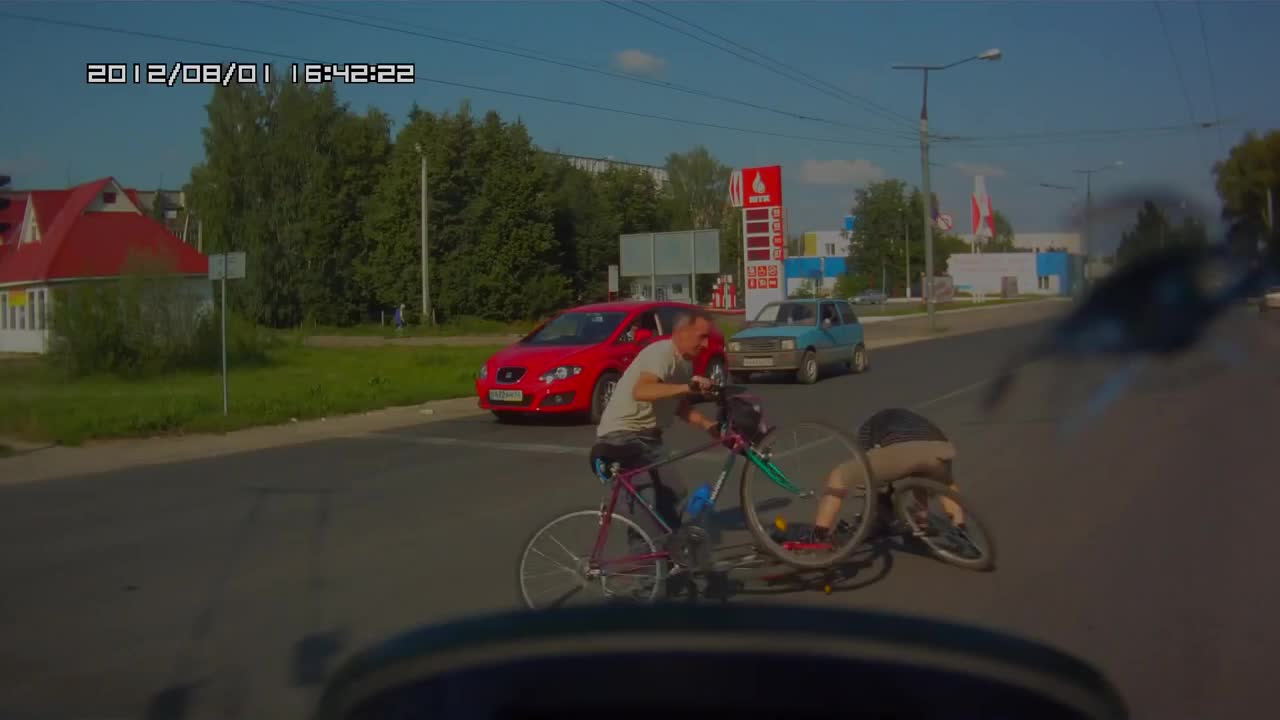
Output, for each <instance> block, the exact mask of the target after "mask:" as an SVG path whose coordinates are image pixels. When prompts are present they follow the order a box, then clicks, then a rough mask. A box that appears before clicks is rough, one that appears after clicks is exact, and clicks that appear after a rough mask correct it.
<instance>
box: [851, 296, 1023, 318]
mask: <svg viewBox="0 0 1280 720" xmlns="http://www.w3.org/2000/svg"><path fill="white" fill-rule="evenodd" d="M1037 299H1038V298H1000V299H998V300H984V301H983V302H973V301H972V300H956V301H954V302H945V303H938V304H937V305H935V306H934V308H935V309H936V310H939V311H941V310H963V309H965V308H975V307H991V306H992V305H1013V304H1016V303H1024V302H1031V301H1033V300H1037ZM854 308H855V309H856V310H857V311H858V315H859V316H866V317H877V316H881V315H884V316H899V315H925V314H928V312H929V311H928V309H927V308H926V307H925V305H924V303H922V302H919V301H918V300H917V301H915V302H911V303H891V304H885V305H855V306H854ZM873 308H874V309H873Z"/></svg>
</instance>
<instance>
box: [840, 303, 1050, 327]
mask: <svg viewBox="0 0 1280 720" xmlns="http://www.w3.org/2000/svg"><path fill="white" fill-rule="evenodd" d="M1070 301H1071V298H1069V297H1046V298H1040V299H1036V300H1022V301H1019V302H1011V303H1000V304H999V305H988V306H986V307H971V308H953V309H951V310H938V311H936V312H934V314H935V315H958V314H960V313H971V312H991V311H994V310H1001V309H1004V308H1015V307H1026V306H1028V305H1034V304H1036V303H1040V302H1070ZM927 317H929V313H928V312H918V313H910V314H908V315H872V316H870V317H868V316H865V315H859V316H858V322H860V323H862V324H863V325H877V324H879V323H886V322H894V321H898V320H913V319H917V318H927Z"/></svg>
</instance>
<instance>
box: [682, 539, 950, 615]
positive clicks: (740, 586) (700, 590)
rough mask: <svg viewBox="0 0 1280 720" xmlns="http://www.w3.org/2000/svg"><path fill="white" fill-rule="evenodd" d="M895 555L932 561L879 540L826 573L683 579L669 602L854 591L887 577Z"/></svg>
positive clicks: (780, 568) (901, 542)
mask: <svg viewBox="0 0 1280 720" xmlns="http://www.w3.org/2000/svg"><path fill="white" fill-rule="evenodd" d="M897 554H908V555H915V556H918V557H925V558H930V559H932V558H933V556H932V555H931V554H930V553H929V551H928V550H927V549H926V548H924V547H922V546H920V545H918V544H916V543H914V542H911V541H910V540H906V539H903V538H900V537H895V536H889V537H880V538H875V539H873V540H870V541H868V542H867V543H866V545H865V546H864V547H863V548H861V549H859V550H858V552H856V553H855V554H854V556H853V557H852V558H850V559H849V560H848V561H846V562H844V563H841V564H840V565H838V566H836V567H834V568H830V569H828V570H800V569H797V568H790V567H787V566H786V565H782V564H777V565H771V566H768V567H766V568H762V569H761V570H758V571H755V572H754V573H752V574H750V575H748V576H746V577H733V576H727V575H724V574H717V575H713V576H710V577H707V578H704V579H701V580H699V581H696V582H691V581H688V580H686V581H683V582H681V583H678V584H675V585H673V587H672V594H671V597H670V599H669V600H668V602H676V603H697V602H719V603H728V602H731V601H732V600H734V599H737V598H753V597H773V596H778V595H792V594H797V593H803V592H826V587H827V586H830V588H831V590H830V592H831V593H832V594H835V593H847V592H855V591H858V590H862V589H864V588H867V587H870V586H871V585H874V584H875V583H878V582H880V581H881V580H884V579H885V578H886V577H888V576H889V573H891V572H892V571H893V567H894V556H895V555H897Z"/></svg>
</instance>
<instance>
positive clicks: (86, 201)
mask: <svg viewBox="0 0 1280 720" xmlns="http://www.w3.org/2000/svg"><path fill="white" fill-rule="evenodd" d="M8 196H9V198H10V200H11V204H10V206H9V207H8V208H6V209H4V210H0V213H2V214H3V217H0V223H8V224H9V225H10V228H9V229H8V230H7V231H5V233H4V235H3V236H0V352H34V353H43V352H46V351H47V350H48V347H49V317H50V313H51V310H52V303H53V293H54V291H55V290H57V289H59V288H60V287H66V286H68V285H73V284H75V283H84V282H88V281H102V280H111V279H116V278H119V277H121V276H122V275H124V274H127V273H128V272H130V271H131V270H132V269H134V268H136V267H137V266H136V265H135V264H134V263H135V262H137V261H138V260H141V259H144V258H145V259H148V260H149V261H150V262H151V264H152V265H151V266H152V267H156V265H155V263H157V262H158V263H163V264H162V265H160V266H159V267H163V268H165V269H166V270H167V271H168V272H171V273H173V274H174V275H177V276H181V277H185V278H187V279H188V280H187V282H188V283H189V286H190V287H189V289H190V291H191V292H192V293H194V294H196V295H197V296H198V297H201V298H209V299H211V298H212V285H211V284H210V282H209V280H208V270H209V261H208V258H206V257H205V256H204V255H202V254H200V252H198V251H197V250H196V249H195V248H193V247H191V246H190V245H187V244H186V243H184V242H182V240H180V239H179V238H178V237H177V236H175V235H174V234H173V233H171V232H169V230H168V229H166V228H165V226H164V225H163V224H161V223H159V222H157V221H156V220H153V219H152V218H150V217H148V216H147V215H146V214H145V213H144V212H143V206H142V203H141V202H139V199H138V193H137V191H135V190H132V189H125V188H123V187H121V186H120V184H119V183H118V182H116V180H115V178H110V177H107V178H102V179H99V180H94V181H92V182H88V183H85V184H83V185H78V186H76V187H73V188H70V189H68V190H29V191H26V192H21V193H20V192H11V193H8Z"/></svg>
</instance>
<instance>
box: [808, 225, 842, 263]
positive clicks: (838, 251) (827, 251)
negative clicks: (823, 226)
mask: <svg viewBox="0 0 1280 720" xmlns="http://www.w3.org/2000/svg"><path fill="white" fill-rule="evenodd" d="M804 256H805V257H823V258H828V257H840V258H842V257H848V256H849V234H848V233H846V232H844V231H843V230H819V231H817V232H807V233H805V234H804Z"/></svg>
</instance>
